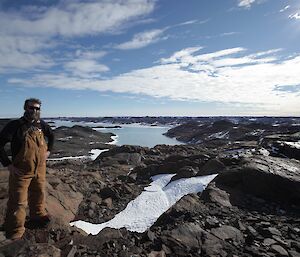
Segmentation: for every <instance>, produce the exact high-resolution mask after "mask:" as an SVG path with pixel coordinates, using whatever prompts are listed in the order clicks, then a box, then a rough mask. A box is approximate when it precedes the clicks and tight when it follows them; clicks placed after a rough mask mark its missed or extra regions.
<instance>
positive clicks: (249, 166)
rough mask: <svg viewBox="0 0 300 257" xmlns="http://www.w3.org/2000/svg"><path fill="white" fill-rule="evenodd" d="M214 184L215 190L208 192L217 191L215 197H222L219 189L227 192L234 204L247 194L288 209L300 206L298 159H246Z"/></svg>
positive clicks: (219, 176)
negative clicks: (288, 207) (292, 206)
mask: <svg viewBox="0 0 300 257" xmlns="http://www.w3.org/2000/svg"><path fill="white" fill-rule="evenodd" d="M214 182H215V185H216V187H215V188H212V187H208V188H207V189H206V190H212V191H215V192H214V194H215V195H220V193H219V192H220V191H219V190H220V189H221V190H223V191H226V192H227V193H228V195H229V201H230V202H231V203H232V200H234V199H235V200H238V199H241V195H240V194H241V193H244V194H249V195H252V196H255V197H258V198H262V199H265V200H269V201H274V202H278V203H281V204H283V205H285V206H287V205H295V206H300V163H299V162H298V161H296V160H289V159H283V158H275V157H271V156H255V157H251V158H244V159H243V161H242V162H241V163H240V164H239V165H237V166H233V167H228V168H227V169H225V170H224V171H223V172H221V173H220V174H219V175H218V176H217V177H216V178H215V179H214ZM218 191H219V192H218ZM210 194H212V193H210ZM222 195H223V198H224V197H225V196H226V195H225V194H224V193H223V194H222Z"/></svg>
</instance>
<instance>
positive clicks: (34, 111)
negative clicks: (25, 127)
mask: <svg viewBox="0 0 300 257" xmlns="http://www.w3.org/2000/svg"><path fill="white" fill-rule="evenodd" d="M25 111H26V113H27V115H28V118H30V119H31V120H39V119H40V113H41V106H40V105H39V104H38V103H32V102H29V103H28V104H27V106H26V109H25Z"/></svg>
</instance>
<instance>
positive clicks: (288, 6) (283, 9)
mask: <svg viewBox="0 0 300 257" xmlns="http://www.w3.org/2000/svg"><path fill="white" fill-rule="evenodd" d="M290 7H291V6H290V5H287V6H285V7H284V8H282V9H280V10H279V12H284V11H286V10H288V9H290Z"/></svg>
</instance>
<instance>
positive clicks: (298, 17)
mask: <svg viewBox="0 0 300 257" xmlns="http://www.w3.org/2000/svg"><path fill="white" fill-rule="evenodd" d="M289 18H290V19H295V20H299V19H300V13H298V12H297V13H294V14H291V15H290V16H289Z"/></svg>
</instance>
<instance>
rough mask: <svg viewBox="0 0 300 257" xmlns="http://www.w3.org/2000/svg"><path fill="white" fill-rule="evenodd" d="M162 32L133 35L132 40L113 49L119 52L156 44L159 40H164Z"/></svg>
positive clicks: (155, 30) (154, 31) (159, 30)
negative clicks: (119, 50)
mask: <svg viewBox="0 0 300 257" xmlns="http://www.w3.org/2000/svg"><path fill="white" fill-rule="evenodd" d="M163 32H164V30H163V29H153V30H149V31H145V32H141V33H138V34H136V35H134V37H133V38H132V40H130V41H128V42H125V43H122V44H119V45H117V46H115V48H117V49H121V50H129V49H137V48H142V47H145V46H147V45H150V44H153V43H155V42H158V41H160V40H163V39H166V37H162V35H163Z"/></svg>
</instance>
